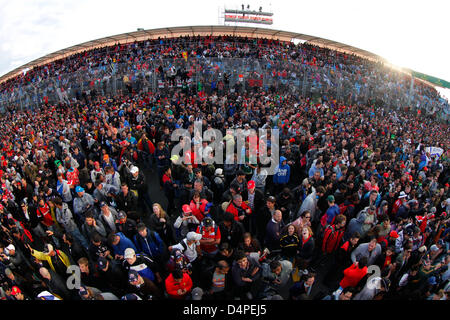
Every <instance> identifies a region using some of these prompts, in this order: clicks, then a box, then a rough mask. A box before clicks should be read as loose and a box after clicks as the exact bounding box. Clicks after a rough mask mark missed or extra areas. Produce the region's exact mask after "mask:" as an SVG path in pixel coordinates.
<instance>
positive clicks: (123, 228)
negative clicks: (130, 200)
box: [116, 211, 137, 239]
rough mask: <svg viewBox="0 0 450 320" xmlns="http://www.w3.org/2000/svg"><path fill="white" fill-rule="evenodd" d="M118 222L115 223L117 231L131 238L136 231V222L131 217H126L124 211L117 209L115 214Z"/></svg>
mask: <svg viewBox="0 0 450 320" xmlns="http://www.w3.org/2000/svg"><path fill="white" fill-rule="evenodd" d="M117 218H118V222H117V223H116V230H117V232H122V233H123V234H124V235H125V236H126V237H127V238H128V239H133V238H134V236H135V235H136V233H137V223H136V221H134V220H133V219H130V218H128V217H127V214H126V213H125V211H119V213H118V214H117Z"/></svg>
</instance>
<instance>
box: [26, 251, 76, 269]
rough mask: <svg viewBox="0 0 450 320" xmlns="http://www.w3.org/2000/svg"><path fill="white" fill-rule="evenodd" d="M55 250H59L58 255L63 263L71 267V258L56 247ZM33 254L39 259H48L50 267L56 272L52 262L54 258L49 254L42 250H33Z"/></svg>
mask: <svg viewBox="0 0 450 320" xmlns="http://www.w3.org/2000/svg"><path fill="white" fill-rule="evenodd" d="M55 251H56V252H57V254H58V257H59V258H60V259H61V261H62V263H64V265H65V266H66V267H69V266H70V261H69V258H68V257H67V255H66V254H65V253H64V252H62V251H60V250H56V249H55ZM31 255H32V256H33V257H35V258H36V259H38V260H41V261H47V262H48V264H49V265H50V268H51V269H52V270H53V271H55V272H56V270H55V267H54V266H53V263H52V258H51V257H50V256H49V255H48V254H46V253H44V252H41V251H37V250H32V251H31Z"/></svg>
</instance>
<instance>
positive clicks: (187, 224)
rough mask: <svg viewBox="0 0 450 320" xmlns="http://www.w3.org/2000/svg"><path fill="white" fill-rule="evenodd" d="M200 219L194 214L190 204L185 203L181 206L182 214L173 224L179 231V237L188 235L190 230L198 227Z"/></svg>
mask: <svg viewBox="0 0 450 320" xmlns="http://www.w3.org/2000/svg"><path fill="white" fill-rule="evenodd" d="M199 224H200V221H199V220H198V219H197V217H196V216H194V215H193V214H192V208H191V207H190V206H189V205H188V204H184V205H183V207H182V208H181V215H179V216H178V217H177V219H176V220H175V222H174V224H173V226H174V228H175V230H176V233H177V238H178V239H183V238H185V237H186V235H187V234H188V232H189V231H193V230H196V229H197V226H198V225H199Z"/></svg>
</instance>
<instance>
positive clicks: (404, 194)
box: [398, 191, 407, 198]
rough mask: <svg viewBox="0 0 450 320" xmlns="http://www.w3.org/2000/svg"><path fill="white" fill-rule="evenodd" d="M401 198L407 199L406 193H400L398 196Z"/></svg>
mask: <svg viewBox="0 0 450 320" xmlns="http://www.w3.org/2000/svg"><path fill="white" fill-rule="evenodd" d="M398 197H399V198H406V197H407V195H406V193H405V192H404V191H402V192H400V195H399V196H398Z"/></svg>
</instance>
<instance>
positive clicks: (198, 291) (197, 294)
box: [192, 287, 203, 300]
mask: <svg viewBox="0 0 450 320" xmlns="http://www.w3.org/2000/svg"><path fill="white" fill-rule="evenodd" d="M202 296H203V290H202V288H199V287H196V288H194V289H192V300H202Z"/></svg>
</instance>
